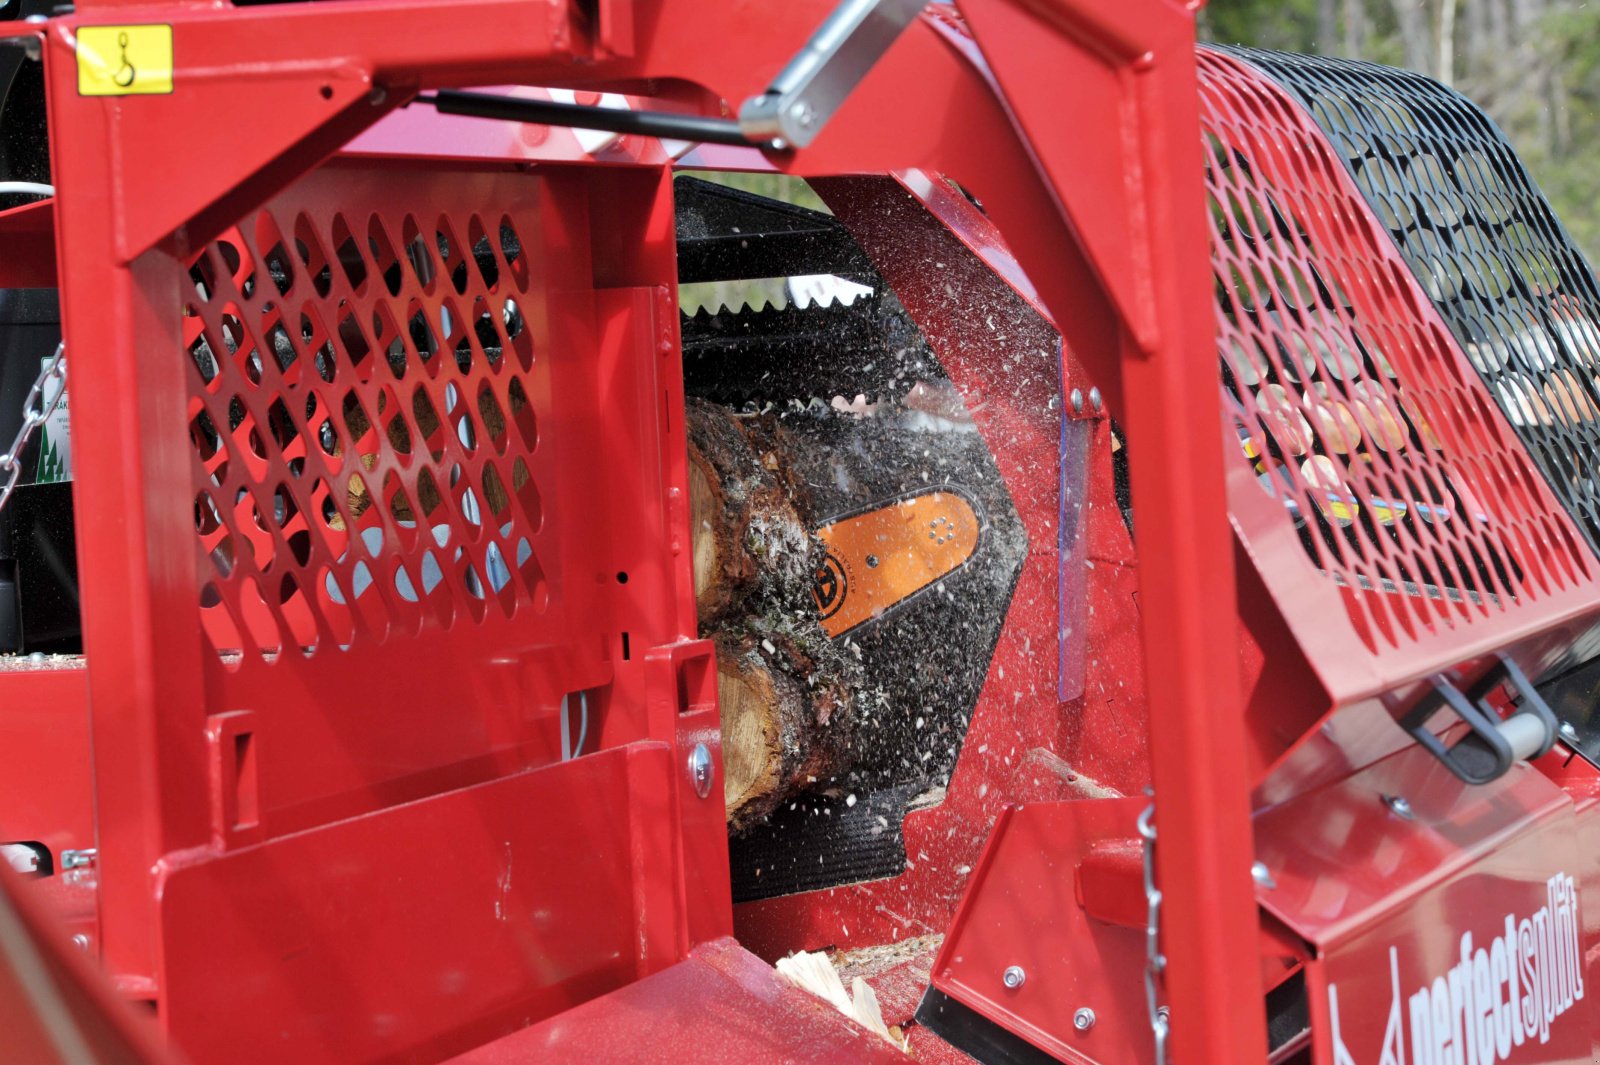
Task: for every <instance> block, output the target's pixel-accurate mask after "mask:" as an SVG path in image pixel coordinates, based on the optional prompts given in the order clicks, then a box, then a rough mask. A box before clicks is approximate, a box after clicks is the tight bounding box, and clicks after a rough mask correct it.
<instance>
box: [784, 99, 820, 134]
mask: <svg viewBox="0 0 1600 1065" xmlns="http://www.w3.org/2000/svg"><path fill="white" fill-rule="evenodd" d="M789 114H791V115H793V116H794V120H795V121H796V122H798V123H800V128H802V129H810V128H811V127H812V126H814V125H816V122H817V113H816V112H815V111H813V110H812V109H811V105H810V104H808V103H806V102H805V101H804V100H801V101H799V102H797V103H796V104H795V105H794V106H793V107H791V108H789Z"/></svg>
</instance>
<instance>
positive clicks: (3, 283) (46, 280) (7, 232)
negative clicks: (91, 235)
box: [0, 199, 56, 288]
mask: <svg viewBox="0 0 1600 1065" xmlns="http://www.w3.org/2000/svg"><path fill="white" fill-rule="evenodd" d="M0 240H4V241H5V246H6V257H5V262H4V264H3V265H0V288H55V287H56V248H55V201H54V200H53V199H50V200H41V201H40V202H38V203H29V204H24V205H23V206H21V207H13V208H12V209H11V210H9V211H4V212H0Z"/></svg>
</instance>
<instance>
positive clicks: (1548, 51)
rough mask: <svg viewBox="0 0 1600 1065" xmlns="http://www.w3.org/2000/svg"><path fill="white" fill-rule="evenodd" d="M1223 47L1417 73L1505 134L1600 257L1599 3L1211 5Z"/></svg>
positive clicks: (1316, 0)
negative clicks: (1455, 94)
mask: <svg viewBox="0 0 1600 1065" xmlns="http://www.w3.org/2000/svg"><path fill="white" fill-rule="evenodd" d="M1201 32H1202V34H1203V35H1204V36H1206V37H1207V38H1209V39H1210V40H1213V41H1219V42H1223V43H1229V44H1249V45H1255V46H1257V47H1261V48H1281V49H1285V50H1289V51H1299V52H1320V53H1323V54H1326V55H1341V56H1346V57H1349V58H1354V59H1370V60H1373V61H1374V62H1379V63H1388V64H1392V65H1395V66H1404V67H1409V68H1411V69H1413V70H1417V71H1421V72H1422V73H1424V74H1428V75H1430V76H1432V77H1435V78H1437V79H1439V80H1440V81H1442V82H1445V83H1446V84H1448V85H1452V86H1454V87H1456V88H1457V89H1459V90H1461V91H1462V92H1463V93H1465V94H1466V95H1467V96H1469V97H1471V98H1472V99H1473V101H1474V102H1476V103H1477V104H1479V105H1480V106H1482V107H1483V109H1484V110H1485V111H1487V112H1488V113H1489V115H1490V117H1491V118H1493V119H1494V120H1495V122H1497V123H1498V124H1499V125H1500V127H1501V128H1502V129H1504V130H1505V132H1506V134H1507V136H1508V137H1510V139H1511V142H1512V144H1514V145H1515V146H1516V148H1517V151H1518V152H1519V153H1520V154H1521V155H1522V157H1523V160H1524V161H1525V162H1526V163H1527V164H1528V168H1529V169H1530V170H1531V171H1532V172H1533V176H1534V178H1535V179H1536V180H1537V181H1538V182H1539V184H1540V185H1541V186H1542V187H1543V189H1544V191H1545V193H1546V195H1548V196H1549V197H1550V199H1551V201H1552V202H1553V203H1554V204H1555V207H1556V211H1557V213H1558V214H1560V216H1561V219H1562V221H1564V222H1565V223H1566V224H1567V228H1568V229H1569V230H1571V232H1572V235H1573V237H1574V238H1575V239H1576V240H1577V241H1578V243H1579V244H1580V245H1581V246H1582V247H1583V249H1584V251H1585V252H1586V253H1587V254H1588V256H1589V259H1590V262H1591V263H1594V262H1597V261H1600V207H1597V206H1596V204H1597V203H1600V5H1591V4H1589V3H1588V2H1587V0H1211V3H1210V6H1209V7H1207V8H1205V9H1204V11H1203V13H1202V15H1201Z"/></svg>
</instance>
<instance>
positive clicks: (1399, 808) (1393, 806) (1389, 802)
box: [1383, 795, 1417, 821]
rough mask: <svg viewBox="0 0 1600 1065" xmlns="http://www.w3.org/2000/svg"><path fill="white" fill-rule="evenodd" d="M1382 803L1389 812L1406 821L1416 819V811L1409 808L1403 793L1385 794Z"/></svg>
mask: <svg viewBox="0 0 1600 1065" xmlns="http://www.w3.org/2000/svg"><path fill="white" fill-rule="evenodd" d="M1383 804H1384V805H1385V806H1387V807H1388V808H1389V812H1390V813H1392V814H1394V815H1395V816H1396V817H1398V818H1401V819H1403V820H1406V821H1415V820H1416V819H1417V815H1416V813H1415V812H1414V811H1413V810H1412V809H1411V803H1410V802H1409V801H1407V799H1406V797H1405V796H1404V795H1385V796H1384V797H1383Z"/></svg>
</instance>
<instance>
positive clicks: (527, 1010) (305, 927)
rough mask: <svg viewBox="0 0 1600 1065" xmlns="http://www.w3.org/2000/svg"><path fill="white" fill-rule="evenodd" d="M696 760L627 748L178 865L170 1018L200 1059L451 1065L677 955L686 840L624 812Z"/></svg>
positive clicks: (172, 901)
mask: <svg viewBox="0 0 1600 1065" xmlns="http://www.w3.org/2000/svg"><path fill="white" fill-rule="evenodd" d="M676 763H677V760H676V759H675V758H673V757H672V756H671V752H670V749H669V748H668V747H667V746H666V745H664V744H640V745H635V746H630V747H624V748H620V749H615V750H608V751H605V752H603V753H601V754H596V755H592V756H590V757H587V758H580V759H576V760H574V761H571V762H567V763H562V764H560V765H556V766H549V767H546V768H543V769H535V770H531V771H529V772H526V773H521V774H517V775H514V776H509V777H506V778H503V779H501V780H497V781H493V782H491V783H486V784H480V785H478V786H477V787H473V788H465V789H461V790H458V791H453V792H449V793H447V794H444V795H439V796H435V797H432V798H427V799H422V800H419V801H417V802H413V803H407V804H405V805H401V806H396V807H393V808H391V809H389V810H385V811H383V812H381V813H377V814H373V815H369V816H367V817H363V818H356V819H352V820H348V821H344V822H341V823H339V824H337V825H332V826H329V827H327V828H325V829H321V830H319V831H315V832H304V833H298V834H294V835H289V836H285V837H282V838H279V839H275V840H272V841H271V842H268V843H266V844H263V845H261V846H256V847H248V848H245V849H242V850H239V851H235V852H231V853H230V854H229V855H228V856H227V857H225V858H221V859H209V860H208V857H207V856H193V857H191V856H187V855H175V856H172V857H171V858H169V859H167V860H164V861H163V862H162V863H161V865H160V866H159V868H158V870H157V873H156V890H157V893H158V896H159V898H160V900H161V916H160V929H161V945H162V957H163V966H162V970H161V972H160V973H159V974H158V980H159V986H160V988H161V991H162V1000H163V1021H164V1024H165V1025H166V1027H167V1029H168V1031H169V1032H170V1033H171V1035H172V1037H173V1039H174V1040H175V1041H176V1042H177V1044H178V1045H179V1046H180V1047H182V1048H183V1049H184V1051H185V1052H186V1053H188V1054H189V1055H190V1056H192V1057H193V1058H194V1059H195V1060H197V1061H223V1060H228V1061H247V1060H248V1061H263V1062H266V1061H281V1060H283V1058H284V1056H285V1054H287V1053H289V1052H290V1051H291V1050H292V1052H293V1054H294V1056H295V1058H296V1059H297V1060H301V1061H308V1062H310V1061H316V1062H328V1063H330V1065H331V1063H336V1062H347V1061H372V1060H386V1059H393V1058H405V1059H409V1060H438V1059H439V1058H441V1057H445V1056H448V1055H449V1054H452V1053H458V1052H461V1051H464V1050H467V1049H469V1048H471V1047H474V1046H477V1045H479V1044H481V1043H484V1042H487V1041H488V1040H490V1039H493V1038H496V1037H498V1036H501V1035H504V1034H506V1033H508V1032H511V1031H514V1030H515V1029H517V1028H520V1027H522V1026H524V1025H526V1024H527V1023H528V1022H529V1021H530V1020H536V1019H538V1018H541V1017H547V1016H550V1015H552V1014H555V1013H558V1012H560V1011H562V1010H564V1009H567V1008H569V1007H571V1006H575V1005H577V1004H578V1003H580V1002H583V1001H586V1000H587V999H590V998H593V997H595V996H596V995H599V994H603V993H605V992H607V991H611V990H613V989H615V988H617V987H621V986H623V985H624V984H627V983H630V982H632V981H634V980H636V979H638V978H639V977H641V976H644V975H647V974H649V973H651V972H654V971H656V970H658V969H661V968H663V967H665V966H667V965H669V964H671V963H672V962H674V961H676V960H677V958H678V957H679V956H680V952H681V950H682V949H683V946H682V941H683V939H684V938H685V935H686V930H685V927H684V903H683V900H682V898H681V895H680V893H679V892H678V891H677V890H675V888H674V885H675V882H676V880H677V876H676V875H675V873H676V869H675V866H676V863H677V861H678V856H677V855H676V854H675V853H674V848H673V846H672V840H671V839H670V837H668V836H667V835H666V834H664V833H661V832H659V831H655V830H653V829H652V827H651V826H650V825H649V824H648V823H647V822H645V821H643V819H640V820H635V819H634V818H632V817H629V816H626V815H624V816H613V811H614V810H624V811H626V810H630V809H639V810H649V809H650V808H651V807H652V805H653V804H654V803H656V802H659V801H661V799H662V798H663V797H665V796H668V795H670V794H671V791H672V784H673V780H672V778H673V776H674V775H675V773H676V771H677V769H678V766H677V764H676ZM573 795H605V796H607V797H608V801H607V802H606V803H605V804H575V803H572V802H570V801H569V799H570V797H571V796H573ZM613 804H614V805H613ZM530 811H541V812H542V814H541V815H540V816H530V814H529V812H530ZM575 866H576V867H577V868H579V869H581V874H580V875H574V873H573V871H574V868H575ZM608 915H615V916H608Z"/></svg>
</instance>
